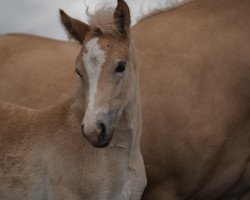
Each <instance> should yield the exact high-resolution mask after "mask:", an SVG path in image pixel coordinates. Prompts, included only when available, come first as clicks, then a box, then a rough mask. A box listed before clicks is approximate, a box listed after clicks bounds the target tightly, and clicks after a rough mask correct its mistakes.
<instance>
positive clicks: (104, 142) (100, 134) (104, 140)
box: [82, 122, 114, 148]
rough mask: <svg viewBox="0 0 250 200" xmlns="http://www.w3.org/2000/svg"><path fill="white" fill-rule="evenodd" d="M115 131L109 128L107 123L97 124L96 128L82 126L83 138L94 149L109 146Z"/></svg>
mask: <svg viewBox="0 0 250 200" xmlns="http://www.w3.org/2000/svg"><path fill="white" fill-rule="evenodd" d="M113 132H114V129H113V128H109V127H108V126H107V125H106V124H105V123H102V122H97V123H96V124H95V125H94V126H92V127H88V128H85V127H84V126H83V125H82V133H83V136H84V137H85V138H86V139H87V140H88V141H89V142H90V144H92V145H93V146H94V147H98V148H103V147H106V146H108V145H109V143H110V141H111V139H112V136H113Z"/></svg>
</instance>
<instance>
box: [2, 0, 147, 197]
mask: <svg viewBox="0 0 250 200" xmlns="http://www.w3.org/2000/svg"><path fill="white" fill-rule="evenodd" d="M60 14H61V21H62V23H63V25H64V26H65V28H66V30H67V31H68V33H69V36H70V37H72V38H74V39H75V40H77V41H78V42H79V43H81V44H82V49H81V51H80V53H79V56H78V58H77V61H76V72H77V73H78V75H79V84H78V88H77V90H76V93H75V95H74V96H73V97H72V98H70V99H68V100H67V101H66V102H64V103H62V104H59V105H56V106H52V107H49V108H47V109H45V110H39V111H35V110H30V109H26V108H21V107H17V106H14V105H10V104H7V103H1V104H0V199H4V200H15V199H18V200H24V199H25V200H27V199H30V200H38V199H53V200H63V199H65V200H66V199H67V200H69V199H70V200H80V199H86V200H105V199H113V200H126V199H127V200H129V199H131V200H139V199H140V198H141V195H142V193H143V191H144V188H145V186H146V177H145V170H144V164H143V159H142V156H141V152H140V148H139V142H140V131H141V114H140V99H139V90H138V82H137V73H136V67H135V60H134V55H133V46H132V44H131V41H130V35H129V31H130V13H129V8H128V6H127V4H126V3H125V2H124V1H123V0H118V5H117V7H116V10H115V12H113V11H112V12H111V10H110V9H101V10H99V11H97V12H96V14H95V15H93V16H91V18H90V26H89V25H87V24H84V23H82V22H80V21H78V20H76V19H73V18H71V17H69V16H68V15H67V14H66V13H64V12H63V11H62V10H61V11H60ZM52 67H53V66H52ZM84 91H85V92H84ZM85 107H86V109H85ZM84 111H85V115H84ZM83 116H84V117H83ZM82 133H83V135H84V136H85V137H86V138H87V140H88V141H89V142H87V141H86V140H85V139H84V138H83V137H82ZM89 143H91V144H92V145H90V144H89ZM93 146H95V147H99V148H95V147H93ZM100 147H106V148H100Z"/></svg>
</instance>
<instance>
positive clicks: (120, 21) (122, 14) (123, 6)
mask: <svg viewBox="0 0 250 200" xmlns="http://www.w3.org/2000/svg"><path fill="white" fill-rule="evenodd" d="M114 20H115V25H116V28H117V31H118V32H119V33H120V34H121V35H122V36H123V37H127V36H128V35H129V30H130V11H129V7H128V5H127V3H126V2H125V1H124V0H117V7H116V9H115V13H114Z"/></svg>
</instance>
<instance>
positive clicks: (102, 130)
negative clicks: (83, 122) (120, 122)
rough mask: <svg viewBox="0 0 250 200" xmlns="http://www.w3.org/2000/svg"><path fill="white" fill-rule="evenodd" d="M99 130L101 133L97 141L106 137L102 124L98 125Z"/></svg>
mask: <svg viewBox="0 0 250 200" xmlns="http://www.w3.org/2000/svg"><path fill="white" fill-rule="evenodd" d="M99 128H100V130H101V132H100V135H99V136H98V137H99V139H104V138H105V137H106V127H105V125H104V124H103V123H100V124H99Z"/></svg>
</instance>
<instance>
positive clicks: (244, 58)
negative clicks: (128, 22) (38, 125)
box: [0, 0, 250, 200]
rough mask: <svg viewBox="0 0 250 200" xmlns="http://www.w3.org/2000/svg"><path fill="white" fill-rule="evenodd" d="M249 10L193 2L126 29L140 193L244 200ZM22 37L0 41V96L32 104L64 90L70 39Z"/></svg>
mask: <svg viewBox="0 0 250 200" xmlns="http://www.w3.org/2000/svg"><path fill="white" fill-rule="evenodd" d="M249 16H250V1H249V0H240V1H235V0H194V1H193V2H191V3H189V4H186V5H184V6H182V7H180V8H178V9H175V10H172V11H169V12H164V13H160V14H157V15H154V16H152V17H149V18H146V19H144V20H143V21H141V22H140V23H139V24H138V25H136V26H135V27H134V29H133V32H132V35H133V37H134V41H135V45H136V47H137V51H136V52H137V57H138V67H139V75H140V87H141V88H140V90H141V101H142V102H141V105H142V117H143V131H142V133H143V134H142V153H143V156H144V161H145V166H146V172H147V178H148V187H147V190H146V191H145V194H144V197H143V199H149V200H166V199H171V200H180V199H190V200H191V199H199V200H207V199H220V200H234V199H239V200H248V199H250V167H249V158H250V56H249V55H250V46H249V44H250V20H249ZM29 37H30V36H28V37H24V36H2V38H1V40H0V45H1V47H3V48H1V55H4V56H2V58H1V68H0V88H1V89H0V97H1V99H3V100H7V101H10V102H13V103H16V104H21V105H25V106H30V107H33V108H41V107H44V106H47V105H50V104H53V103H55V102H57V101H60V99H61V98H63V96H64V95H65V94H67V93H71V91H70V90H69V89H68V86H69V85H71V84H74V82H73V80H74V79H75V77H74V75H73V70H74V62H73V61H74V59H75V56H76V53H75V52H77V49H78V47H76V46H72V45H71V44H68V43H63V42H57V41H51V40H48V39H42V38H35V37H34V38H29ZM31 41H32V42H31ZM11 42H12V43H11ZM27 43H29V44H27ZM10 44H11V45H10ZM25 44H26V45H25ZM41 44H43V45H42V46H39V45H41ZM49 44H51V46H49ZM26 46H27V48H28V47H30V49H28V51H25V48H26ZM22 48H24V49H22ZM40 51H41V53H40V54H39V53H38V52H40ZM2 52H4V54H3V53H2ZM49 52H51V53H50V54H49ZM47 63H50V64H47ZM41 65H42V68H41V67H40V66H41ZM55 80H56V81H55ZM58 80H59V82H58Z"/></svg>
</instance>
